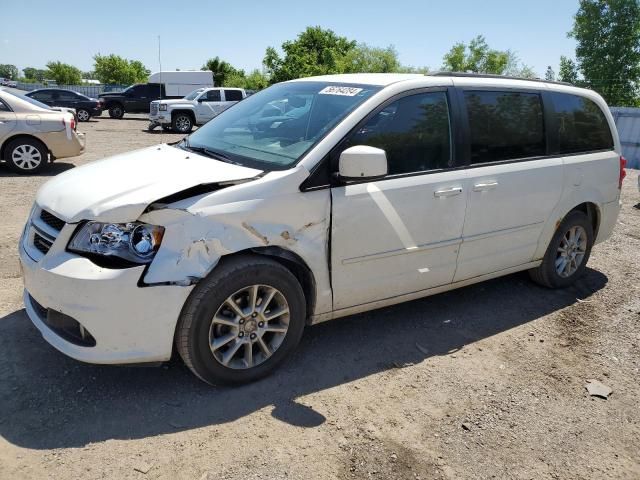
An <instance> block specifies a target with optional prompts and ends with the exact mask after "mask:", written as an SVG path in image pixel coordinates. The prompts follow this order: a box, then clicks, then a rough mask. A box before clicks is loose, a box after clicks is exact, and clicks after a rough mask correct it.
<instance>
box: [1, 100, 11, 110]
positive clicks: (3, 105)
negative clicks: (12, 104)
mask: <svg viewBox="0 0 640 480" xmlns="http://www.w3.org/2000/svg"><path fill="white" fill-rule="evenodd" d="M10 111H11V109H10V108H9V107H8V106H7V105H6V104H5V103H4V102H3V101H2V100H0V112H10Z"/></svg>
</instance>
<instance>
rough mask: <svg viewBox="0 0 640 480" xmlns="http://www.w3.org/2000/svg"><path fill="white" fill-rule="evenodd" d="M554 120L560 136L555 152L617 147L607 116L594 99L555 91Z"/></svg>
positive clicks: (553, 94) (552, 95) (553, 98)
mask: <svg viewBox="0 0 640 480" xmlns="http://www.w3.org/2000/svg"><path fill="white" fill-rule="evenodd" d="M550 97H551V102H552V104H553V109H554V113H553V120H554V121H553V123H554V127H553V128H554V129H555V131H556V134H557V138H558V151H557V152H555V153H561V154H565V153H579V152H588V151H593V150H609V149H612V148H613V137H612V135H611V130H610V129H609V123H608V122H607V118H606V117H605V116H604V113H602V110H601V109H600V107H599V106H598V105H596V104H595V103H594V102H593V101H591V100H589V99H588V98H585V97H580V96H578V95H570V94H567V93H551V94H550Z"/></svg>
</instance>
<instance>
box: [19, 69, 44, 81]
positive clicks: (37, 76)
mask: <svg viewBox="0 0 640 480" xmlns="http://www.w3.org/2000/svg"><path fill="white" fill-rule="evenodd" d="M22 73H24V78H26V79H27V80H33V81H38V82H41V81H42V80H44V78H45V77H46V76H47V71H46V70H42V69H40V68H33V67H27V68H23V69H22Z"/></svg>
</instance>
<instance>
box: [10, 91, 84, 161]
mask: <svg viewBox="0 0 640 480" xmlns="http://www.w3.org/2000/svg"><path fill="white" fill-rule="evenodd" d="M84 148H85V137H84V134H83V133H79V132H77V131H76V122H75V118H74V117H73V114H72V113H70V112H68V111H58V110H54V109H52V108H50V107H48V106H47V105H44V104H42V103H40V102H38V101H36V100H34V99H32V98H29V97H26V96H22V95H17V94H14V93H11V92H9V91H6V90H0V159H3V160H4V161H5V162H6V164H7V165H8V166H9V168H11V169H12V170H13V171H14V172H17V173H24V174H27V173H36V172H39V171H40V170H42V169H43V168H45V167H46V165H47V163H48V162H53V161H54V160H56V159H57V158H64V157H75V156H77V155H81V154H82V153H83V152H84Z"/></svg>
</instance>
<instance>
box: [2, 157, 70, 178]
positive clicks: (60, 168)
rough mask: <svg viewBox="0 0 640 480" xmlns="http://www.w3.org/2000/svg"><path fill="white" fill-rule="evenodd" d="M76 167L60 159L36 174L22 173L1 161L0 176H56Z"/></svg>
mask: <svg viewBox="0 0 640 480" xmlns="http://www.w3.org/2000/svg"><path fill="white" fill-rule="evenodd" d="M72 168H75V165H74V164H73V163H65V162H60V161H57V160H56V161H55V162H53V163H50V164H49V165H47V166H46V167H44V169H43V170H42V171H40V172H37V173H34V174H28V173H27V174H22V173H16V172H14V171H12V170H9V167H8V166H7V165H5V164H3V163H0V178H1V177H55V176H56V175H58V174H59V173H62V172H66V171H67V170H71V169H72Z"/></svg>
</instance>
